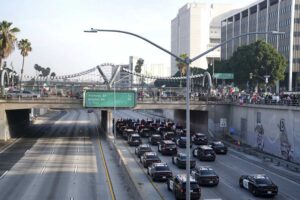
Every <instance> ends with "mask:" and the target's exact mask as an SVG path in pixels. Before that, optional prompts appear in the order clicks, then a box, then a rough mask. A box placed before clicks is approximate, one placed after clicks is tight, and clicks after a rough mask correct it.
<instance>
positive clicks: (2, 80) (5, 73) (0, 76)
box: [0, 68, 16, 87]
mask: <svg viewBox="0 0 300 200" xmlns="http://www.w3.org/2000/svg"><path fill="white" fill-rule="evenodd" d="M15 76H16V73H15V72H14V71H12V70H11V69H8V68H5V69H3V70H1V71H0V86H1V87H2V86H4V87H8V86H10V85H14V83H13V81H14V77H15Z"/></svg>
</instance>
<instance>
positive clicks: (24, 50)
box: [18, 39, 32, 88]
mask: <svg viewBox="0 0 300 200" xmlns="http://www.w3.org/2000/svg"><path fill="white" fill-rule="evenodd" d="M18 48H19V49H20V50H21V55H22V57H23V60H22V69H21V78H20V88H21V84H22V78H23V72H24V61H25V56H28V53H29V52H30V51H32V48H31V43H30V42H29V41H28V40H27V39H22V40H20V42H19V43H18Z"/></svg>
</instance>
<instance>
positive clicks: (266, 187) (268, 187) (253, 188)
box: [239, 174, 278, 197]
mask: <svg viewBox="0 0 300 200" xmlns="http://www.w3.org/2000/svg"><path fill="white" fill-rule="evenodd" d="M239 185H240V187H241V188H245V189H246V190H249V191H250V192H251V193H252V194H253V195H254V196H259V195H261V196H270V197H273V196H275V195H277V194H278V186H277V185H275V184H274V183H273V182H272V180H271V179H270V178H269V177H268V176H266V175H265V174H252V175H242V176H241V177H240V178H239Z"/></svg>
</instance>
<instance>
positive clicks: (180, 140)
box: [175, 137, 193, 148]
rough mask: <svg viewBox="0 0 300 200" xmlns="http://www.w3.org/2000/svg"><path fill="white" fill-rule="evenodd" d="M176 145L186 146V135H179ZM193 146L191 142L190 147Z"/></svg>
mask: <svg viewBox="0 0 300 200" xmlns="http://www.w3.org/2000/svg"><path fill="white" fill-rule="evenodd" d="M175 142H176V145H177V146H178V147H180V148H186V137H179V138H177V139H176V140H175ZM192 147H193V143H192V142H190V148H192Z"/></svg>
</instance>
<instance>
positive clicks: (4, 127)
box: [0, 105, 11, 141]
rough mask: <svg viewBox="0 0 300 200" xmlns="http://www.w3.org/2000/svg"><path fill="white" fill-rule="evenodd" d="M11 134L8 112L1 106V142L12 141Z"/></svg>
mask: <svg viewBox="0 0 300 200" xmlns="http://www.w3.org/2000/svg"><path fill="white" fill-rule="evenodd" d="M10 138H11V136H10V132H9V126H8V121H7V117H6V112H5V110H4V106H3V105H2V106H1V105H0V140H4V141H6V140H8V139H10Z"/></svg>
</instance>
